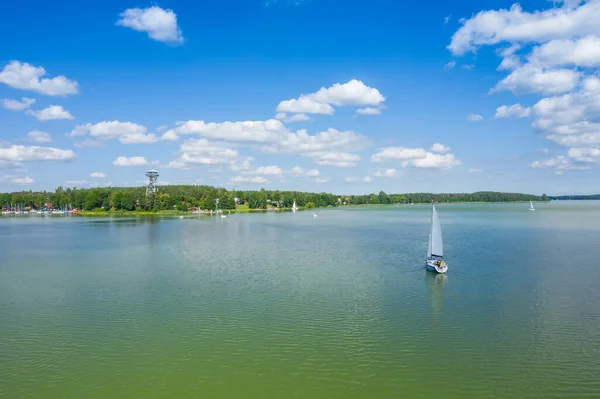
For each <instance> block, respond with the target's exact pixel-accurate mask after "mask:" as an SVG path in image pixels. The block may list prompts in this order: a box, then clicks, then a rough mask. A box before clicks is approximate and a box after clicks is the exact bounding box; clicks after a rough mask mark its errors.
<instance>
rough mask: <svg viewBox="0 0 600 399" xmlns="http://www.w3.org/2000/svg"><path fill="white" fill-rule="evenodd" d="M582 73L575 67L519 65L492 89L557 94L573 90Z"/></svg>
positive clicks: (493, 90) (494, 90)
mask: <svg viewBox="0 0 600 399" xmlns="http://www.w3.org/2000/svg"><path fill="white" fill-rule="evenodd" d="M580 78H581V73H580V72H578V71H577V70H575V69H546V68H540V67H537V66H534V65H531V64H526V65H523V66H521V67H518V68H517V69H515V70H514V71H512V72H511V73H510V75H508V76H507V77H505V78H504V79H502V80H501V81H500V82H498V84H497V85H496V87H495V88H493V89H492V90H491V91H492V92H496V91H503V90H506V91H512V92H514V93H542V94H557V93H564V92H567V91H570V90H573V89H574V88H575V87H576V86H577V84H578V83H579V79H580Z"/></svg>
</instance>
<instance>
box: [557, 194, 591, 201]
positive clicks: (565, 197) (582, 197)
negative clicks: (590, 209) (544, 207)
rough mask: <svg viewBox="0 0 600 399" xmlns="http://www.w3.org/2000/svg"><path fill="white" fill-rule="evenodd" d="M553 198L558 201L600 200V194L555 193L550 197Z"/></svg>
mask: <svg viewBox="0 0 600 399" xmlns="http://www.w3.org/2000/svg"><path fill="white" fill-rule="evenodd" d="M548 198H549V199H551V200H557V201H568V200H573V201H585V200H600V194H591V195H554V196H549V197H548Z"/></svg>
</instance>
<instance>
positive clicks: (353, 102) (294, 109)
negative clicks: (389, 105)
mask: <svg viewBox="0 0 600 399" xmlns="http://www.w3.org/2000/svg"><path fill="white" fill-rule="evenodd" d="M384 101H385V97H384V96H383V95H381V93H380V92H379V90H377V89H376V88H374V87H369V86H367V85H365V84H364V83H363V82H362V81H360V80H356V79H352V80H350V81H349V82H347V83H343V84H341V83H335V84H334V85H332V86H330V87H328V88H325V87H322V88H321V89H320V90H318V91H317V92H315V93H311V94H303V95H301V96H300V97H299V98H297V99H291V100H286V101H282V102H280V103H279V105H278V106H277V112H290V113H303V114H327V115H331V114H333V112H334V110H333V107H332V106H331V105H336V106H341V107H347V106H372V107H375V106H379V105H381V104H382V103H383V102H384Z"/></svg>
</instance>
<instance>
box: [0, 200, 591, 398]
mask: <svg viewBox="0 0 600 399" xmlns="http://www.w3.org/2000/svg"><path fill="white" fill-rule="evenodd" d="M528 206H529V204H510V205H503V204H494V205H439V206H438V211H439V214H440V219H441V223H442V230H443V234H444V244H445V252H446V255H447V261H448V263H449V267H450V269H449V273H448V275H447V276H446V277H443V276H436V275H433V274H430V273H427V272H425V270H424V256H425V252H426V250H427V235H428V230H429V217H430V208H429V207H427V206H419V205H415V206H399V207H394V206H390V207H360V208H342V209H331V210H320V211H318V213H319V217H318V218H316V219H315V218H313V217H312V212H297V213H285V214H273V213H269V214H240V215H231V216H230V217H228V218H226V219H221V218H214V217H197V216H194V217H187V218H185V219H184V220H178V219H174V218H154V219H153V218H147V217H141V218H133V217H132V218H113V219H111V218H80V217H40V216H35V217H0V243H2V244H0V248H1V250H0V370H2V372H1V373H0V397H2V398H7V399H12V398H47V399H53V398H83V397H85V398H89V399H93V398H109V397H119V398H163V397H177V398H398V397H404V398H426V397H444V398H539V397H544V398H546V397H560V398H564V397H576V398H587V397H590V398H591V397H599V396H600V378H599V377H598V375H599V374H598V372H599V370H600V333H599V331H600V290H599V289H598V287H599V283H598V281H600V262H599V260H600V245H599V244H598V243H600V203H598V202H575V201H570V202H562V203H557V202H555V203H548V204H536V208H537V211H536V212H528V211H527V208H528Z"/></svg>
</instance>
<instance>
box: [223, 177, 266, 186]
mask: <svg viewBox="0 0 600 399" xmlns="http://www.w3.org/2000/svg"><path fill="white" fill-rule="evenodd" d="M243 183H249V184H269V183H271V182H270V181H269V180H267V179H265V178H264V177H262V176H235V177H232V178H231V179H230V180H229V184H243Z"/></svg>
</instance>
